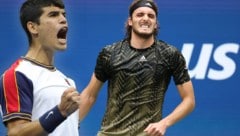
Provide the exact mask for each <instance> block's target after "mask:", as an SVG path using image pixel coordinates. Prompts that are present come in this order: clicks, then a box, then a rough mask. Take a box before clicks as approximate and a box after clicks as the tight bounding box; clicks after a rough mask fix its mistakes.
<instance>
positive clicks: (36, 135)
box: [7, 88, 80, 136]
mask: <svg viewBox="0 0 240 136" xmlns="http://www.w3.org/2000/svg"><path fill="white" fill-rule="evenodd" d="M79 102H80V96H79V94H78V92H77V91H76V90H75V89H74V88H69V89H67V90H66V91H65V92H64V93H63V95H62V98H61V102H60V104H59V105H58V106H57V108H58V109H59V112H60V114H61V115H62V116H63V117H67V116H68V115H70V114H72V113H73V112H74V111H76V110H77V109H78V107H79ZM7 128H8V131H7V133H8V136H29V135H31V136H46V135H48V133H47V132H46V130H45V129H44V127H43V126H42V125H41V123H40V121H39V120H35V121H32V122H31V121H28V120H23V119H13V120H10V121H8V122H7Z"/></svg>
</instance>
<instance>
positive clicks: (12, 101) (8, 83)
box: [3, 60, 21, 113]
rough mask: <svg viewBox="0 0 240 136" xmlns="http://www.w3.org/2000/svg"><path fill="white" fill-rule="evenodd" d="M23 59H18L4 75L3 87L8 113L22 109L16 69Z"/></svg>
mask: <svg viewBox="0 0 240 136" xmlns="http://www.w3.org/2000/svg"><path fill="white" fill-rule="evenodd" d="M20 61H21V60H18V61H16V62H15V63H14V64H13V65H12V66H11V67H10V69H8V70H7V71H6V72H5V74H4V77H3V87H4V94H5V100H6V109H7V113H12V112H19V111H20V101H19V92H18V85H17V80H16V71H15V69H16V68H17V66H18V65H19V63H20Z"/></svg>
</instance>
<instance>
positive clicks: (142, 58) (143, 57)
mask: <svg viewBox="0 0 240 136" xmlns="http://www.w3.org/2000/svg"><path fill="white" fill-rule="evenodd" d="M145 61H147V59H146V57H145V56H142V57H141V58H140V59H139V62H145Z"/></svg>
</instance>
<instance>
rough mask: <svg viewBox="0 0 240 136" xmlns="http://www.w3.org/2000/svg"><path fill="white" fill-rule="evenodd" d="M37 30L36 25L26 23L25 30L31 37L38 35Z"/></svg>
mask: <svg viewBox="0 0 240 136" xmlns="http://www.w3.org/2000/svg"><path fill="white" fill-rule="evenodd" d="M37 28H38V25H37V24H36V23H34V22H31V21H29V22H27V29H28V31H29V33H30V34H32V35H36V34H38V29H37Z"/></svg>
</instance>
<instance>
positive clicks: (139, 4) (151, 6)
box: [125, 0, 159, 40]
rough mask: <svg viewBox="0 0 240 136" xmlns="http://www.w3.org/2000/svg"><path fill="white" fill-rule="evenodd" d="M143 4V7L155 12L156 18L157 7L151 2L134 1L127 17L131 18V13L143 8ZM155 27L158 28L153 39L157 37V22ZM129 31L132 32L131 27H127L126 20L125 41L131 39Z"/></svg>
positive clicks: (146, 0)
mask: <svg viewBox="0 0 240 136" xmlns="http://www.w3.org/2000/svg"><path fill="white" fill-rule="evenodd" d="M146 3H149V4H150V5H147V4H146ZM143 4H145V7H150V8H152V9H153V10H154V11H155V13H156V16H158V7H157V4H156V3H155V2H154V1H153V0H134V1H133V2H132V4H131V5H130V7H129V17H130V18H132V13H133V12H134V10H136V9H137V8H138V7H142V6H144V5H143ZM157 25H158V27H157V28H156V29H155V30H154V36H155V37H156V36H157V35H158V29H159V23H158V20H157ZM131 31H132V27H131V26H129V25H128V19H127V21H126V22H125V39H127V40H130V39H131Z"/></svg>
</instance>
